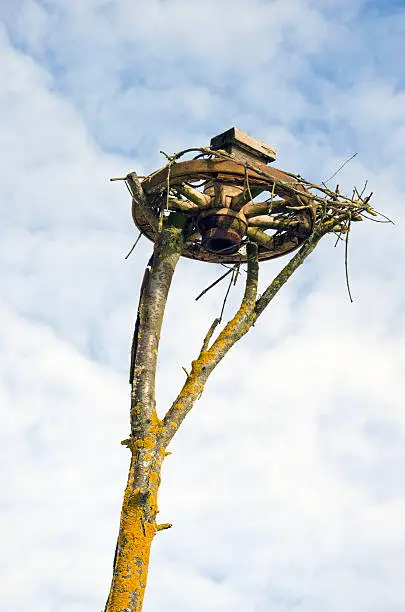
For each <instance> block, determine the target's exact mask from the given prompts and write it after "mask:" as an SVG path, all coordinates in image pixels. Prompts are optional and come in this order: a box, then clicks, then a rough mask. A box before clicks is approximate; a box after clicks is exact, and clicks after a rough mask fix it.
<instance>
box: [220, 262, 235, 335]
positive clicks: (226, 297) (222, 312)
mask: <svg viewBox="0 0 405 612" xmlns="http://www.w3.org/2000/svg"><path fill="white" fill-rule="evenodd" d="M234 274H235V270H233V271H232V276H231V280H230V281H229V285H228V289H227V292H226V293H225V297H224V301H223V303H222V308H221V314H220V315H219V322H220V323H221V321H222V316H223V314H224V310H225V304H226V301H227V299H228V295H229V292H230V290H231V287H232V283H233V277H234Z"/></svg>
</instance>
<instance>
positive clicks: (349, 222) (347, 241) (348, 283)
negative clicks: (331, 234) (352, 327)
mask: <svg viewBox="0 0 405 612" xmlns="http://www.w3.org/2000/svg"><path fill="white" fill-rule="evenodd" d="M350 225H351V217H350V214H349V220H348V227H347V233H346V244H345V274H346V286H347V292H348V294H349V298H350V301H351V303H352V304H353V298H352V293H351V291H350V282H349V269H348V254H349V234H350Z"/></svg>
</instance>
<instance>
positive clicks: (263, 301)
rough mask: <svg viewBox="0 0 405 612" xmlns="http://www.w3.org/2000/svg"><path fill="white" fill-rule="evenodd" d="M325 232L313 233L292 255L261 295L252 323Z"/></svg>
mask: <svg viewBox="0 0 405 612" xmlns="http://www.w3.org/2000/svg"><path fill="white" fill-rule="evenodd" d="M325 233H326V232H325V230H323V231H322V230H318V231H315V232H314V233H313V234H312V235H311V236H310V237H309V238H308V239H307V240H306V242H304V244H303V245H302V247H301V248H300V250H299V251H298V253H296V255H294V257H293V258H292V259H290V261H289V262H288V264H287V265H286V266H285V267H284V268H283V269H282V270H281V272H280V273H279V274H278V275H277V276H276V278H275V279H274V280H273V281H272V283H271V284H270V285H269V286H268V287H267V289H266V291H265V292H264V293H263V295H262V296H261V297H260V298H259V299H258V300H257V302H256V306H255V309H254V321H253V322H256V320H257V319H258V317H259V316H260V315H261V314H262V312H263V310H264V309H265V308H266V307H267V306H268V305H269V304H270V302H271V300H272V299H273V297H274V296H275V295H276V293H278V292H279V291H280V289H281V287H282V286H283V285H284V284H285V283H286V282H287V281H288V279H289V278H290V276H291V275H292V274H293V273H294V272H295V270H296V269H297V268H298V267H299V266H300V265H301V264H303V263H304V261H305V259H306V258H307V257H308V255H310V253H312V251H313V250H314V249H315V247H316V245H317V244H318V242H319V241H320V239H321V238H322V236H324V235H325Z"/></svg>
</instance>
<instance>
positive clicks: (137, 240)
mask: <svg viewBox="0 0 405 612" xmlns="http://www.w3.org/2000/svg"><path fill="white" fill-rule="evenodd" d="M141 238H142V232H139V236H138V238H137V239H136V240H135V242H134V244H133V245H132V247H131V250H130V251H129V253H128V255H125V259H128V257H129V256H130V255H131V253H132V252H133V250H134V249H135V247H136V245H137V244H138V242H139V241H140V239H141Z"/></svg>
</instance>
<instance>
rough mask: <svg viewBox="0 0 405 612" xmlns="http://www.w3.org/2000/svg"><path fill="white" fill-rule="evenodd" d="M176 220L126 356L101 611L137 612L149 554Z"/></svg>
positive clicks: (148, 280) (161, 243)
mask: <svg viewBox="0 0 405 612" xmlns="http://www.w3.org/2000/svg"><path fill="white" fill-rule="evenodd" d="M179 220H180V221H181V219H179V217H178V216H177V215H171V216H170V217H169V219H167V220H166V223H165V226H164V227H163V229H162V231H161V232H160V234H159V236H158V239H157V242H156V244H155V248H154V252H153V256H152V258H151V260H150V262H149V264H148V267H147V269H146V271H145V276H144V280H143V283H142V288H141V296H140V301H139V307H138V316H137V321H136V325H135V334H134V341H133V345H132V355H131V374H130V382H131V385H132V392H131V435H130V437H129V438H128V439H127V440H124V441H123V442H122V444H124V445H126V446H128V448H129V449H130V451H131V465H130V470H129V476H128V482H127V486H126V489H125V494H124V502H123V506H122V511H121V521H120V528H119V535H118V542H117V547H116V552H115V558H114V572H113V578H112V583H111V589H110V594H109V596H108V600H107V603H106V606H105V612H140V611H141V610H142V604H143V598H144V593H145V586H146V580H147V575H148V565H149V555H150V548H151V544H152V540H153V538H154V536H155V533H156V531H159V530H160V529H165V528H167V527H169V525H160V526H159V525H157V523H156V515H157V512H158V508H157V494H158V489H159V484H160V471H161V466H162V462H163V459H164V456H165V449H164V447H163V445H161V444H160V437H161V429H162V423H161V421H160V420H159V419H158V416H157V413H156V402H155V375H156V365H157V353H158V346H159V339H160V332H161V327H162V321H163V314H164V310H165V305H166V300H167V295H168V292H169V288H170V284H171V280H172V277H173V273H174V269H175V267H176V264H177V262H178V259H179V257H180V255H181V251H182V247H183V236H182V227H181V223H180V224H179V225H180V226H177V225H176V222H179Z"/></svg>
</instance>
